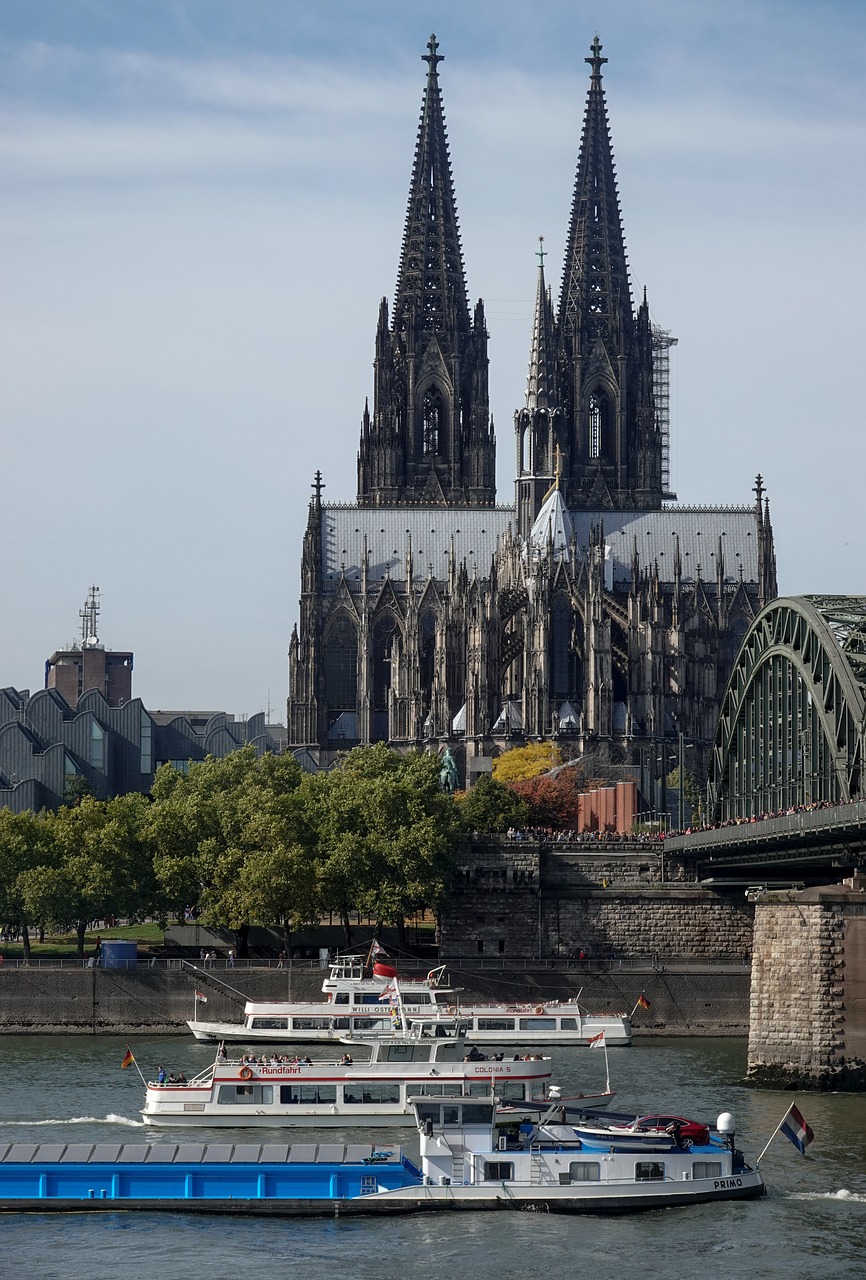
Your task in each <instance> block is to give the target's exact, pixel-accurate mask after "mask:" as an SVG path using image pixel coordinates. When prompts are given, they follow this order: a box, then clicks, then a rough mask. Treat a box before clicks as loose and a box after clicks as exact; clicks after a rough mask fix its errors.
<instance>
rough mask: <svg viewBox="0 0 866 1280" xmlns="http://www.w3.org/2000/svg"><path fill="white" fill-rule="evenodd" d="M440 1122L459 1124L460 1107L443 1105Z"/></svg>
mask: <svg viewBox="0 0 866 1280" xmlns="http://www.w3.org/2000/svg"><path fill="white" fill-rule="evenodd" d="M442 1123H443V1124H459V1123H460V1108H459V1107H443V1108H442Z"/></svg>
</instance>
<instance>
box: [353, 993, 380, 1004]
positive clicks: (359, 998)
mask: <svg viewBox="0 0 866 1280" xmlns="http://www.w3.org/2000/svg"><path fill="white" fill-rule="evenodd" d="M381 994H382V993H381V991H356V992H355V1004H380V1003H381V1004H385V1003H386V1001H384V1000H382V1001H380V1000H379V996H380V995H381Z"/></svg>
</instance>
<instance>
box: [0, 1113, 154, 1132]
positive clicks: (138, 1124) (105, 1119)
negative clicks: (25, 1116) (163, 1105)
mask: <svg viewBox="0 0 866 1280" xmlns="http://www.w3.org/2000/svg"><path fill="white" fill-rule="evenodd" d="M68 1124H114V1125H125V1126H126V1127H127V1128H129V1129H143V1128H144V1121H143V1120H130V1119H129V1117H128V1116H116V1115H114V1114H109V1115H107V1116H72V1117H71V1119H67V1120H2V1121H0V1127H2V1128H3V1129H39V1128H41V1127H43V1126H46V1125H51V1126H52V1127H54V1128H63V1127H65V1126H66V1125H68Z"/></svg>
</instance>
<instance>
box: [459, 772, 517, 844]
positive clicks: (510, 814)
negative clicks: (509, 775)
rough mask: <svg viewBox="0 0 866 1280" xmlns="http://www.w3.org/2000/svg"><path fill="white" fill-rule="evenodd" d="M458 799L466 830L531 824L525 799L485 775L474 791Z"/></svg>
mask: <svg viewBox="0 0 866 1280" xmlns="http://www.w3.org/2000/svg"><path fill="white" fill-rule="evenodd" d="M457 800H458V808H459V810H460V817H461V819H462V822H463V825H464V827H465V828H466V830H467V831H506V830H507V829H508V828H509V827H525V826H527V825H529V822H530V816H529V815H530V809H529V805H528V804H527V802H526V800H524V798H523V797H522V796H521V795H518V794H517V791H516V790H514V788H512V787H507V786H506V785H505V783H503V782H500V781H499V780H498V779H496V778H493V777H491V776H490V775H489V774H486V773H485V774H482V775H481V777H480V778H479V779H478V781H477V782H476V784H475V786H474V787H473V788H472V790H471V791H466V792H463V793H462V794H461V795H459V796H458V797H457Z"/></svg>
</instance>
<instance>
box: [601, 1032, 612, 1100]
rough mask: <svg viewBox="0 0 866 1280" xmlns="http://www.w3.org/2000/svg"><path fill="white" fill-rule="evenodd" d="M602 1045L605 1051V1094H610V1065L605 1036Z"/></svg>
mask: <svg viewBox="0 0 866 1280" xmlns="http://www.w3.org/2000/svg"><path fill="white" fill-rule="evenodd" d="M602 1035H604V1032H602ZM601 1043H602V1047H603V1049H604V1074H605V1077H606V1080H605V1093H610V1063H609V1062H608V1059H607V1036H604V1039H603V1040H602V1042H601Z"/></svg>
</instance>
